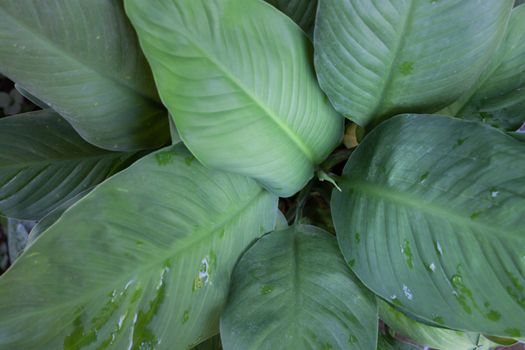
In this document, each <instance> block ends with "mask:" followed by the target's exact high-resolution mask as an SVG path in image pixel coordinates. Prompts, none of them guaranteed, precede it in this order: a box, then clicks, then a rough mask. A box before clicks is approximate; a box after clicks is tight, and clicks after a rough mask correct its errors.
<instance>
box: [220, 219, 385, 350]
mask: <svg viewBox="0 0 525 350" xmlns="http://www.w3.org/2000/svg"><path fill="white" fill-rule="evenodd" d="M221 337H222V341H223V345H224V348H225V349H229V350H237V349H239V350H259V349H305V350H306V349H312V350H314V349H334V350H335V349H375V345H376V341H377V307H376V304H375V300H374V299H373V297H372V296H371V294H370V293H369V292H368V291H367V290H366V289H365V288H364V287H363V286H362V285H361V283H360V282H359V281H358V280H357V279H356V278H355V276H354V275H353V274H352V273H351V272H350V270H349V269H348V266H347V265H346V264H345V262H344V260H343V257H342V256H341V255H340V253H339V251H338V247H337V242H336V240H335V238H334V237H333V236H332V235H330V234H328V233H327V232H325V231H323V230H321V229H318V228H316V227H313V226H305V225H299V226H294V227H290V228H289V229H286V230H282V231H275V232H272V233H270V234H268V235H266V236H264V237H263V238H261V239H260V240H259V241H257V242H256V243H255V244H254V245H253V246H252V247H251V248H250V249H249V250H248V251H247V252H246V253H245V254H244V255H243V257H242V258H241V260H240V261H239V263H238V264H237V265H236V267H235V270H234V272H233V277H232V286H231V290H230V295H229V297H228V304H227V306H226V309H225V311H224V314H223V315H222V316H221Z"/></svg>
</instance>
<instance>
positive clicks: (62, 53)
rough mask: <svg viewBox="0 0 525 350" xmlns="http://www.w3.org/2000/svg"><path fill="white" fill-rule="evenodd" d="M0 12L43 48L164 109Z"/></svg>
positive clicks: (132, 87) (156, 101) (141, 93)
mask: <svg viewBox="0 0 525 350" xmlns="http://www.w3.org/2000/svg"><path fill="white" fill-rule="evenodd" d="M0 12H3V13H4V15H5V17H6V18H9V19H11V21H13V22H14V23H15V24H16V25H17V26H18V27H20V28H22V29H24V30H25V31H26V32H28V33H29V34H30V35H32V36H33V37H35V38H36V39H38V41H39V42H41V43H42V46H44V47H47V48H48V49H49V51H55V52H57V53H58V56H63V57H66V58H67V59H69V60H71V61H73V62H76V63H77V64H78V65H80V66H82V67H84V68H85V69H86V70H88V71H91V72H93V73H95V74H96V75H98V76H100V77H101V78H102V79H103V80H106V81H109V82H112V83H113V85H116V86H121V87H123V88H124V89H126V90H130V91H132V92H133V93H134V94H137V95H139V96H141V97H142V98H144V99H146V100H148V101H152V102H153V103H154V104H155V105H157V106H158V107H159V108H162V107H161V106H162V104H161V102H160V101H159V100H157V99H155V98H153V97H152V96H150V95H148V94H147V93H145V92H143V91H140V90H138V89H137V88H136V87H134V86H133V85H128V84H126V83H125V82H124V81H121V80H120V79H118V78H117V77H115V76H113V75H111V74H109V73H108V72H105V71H102V70H99V69H95V68H94V67H92V66H90V65H88V64H87V63H85V62H83V61H82V60H80V59H79V58H78V57H76V56H75V55H73V54H71V53H70V52H68V51H66V50H64V49H63V48H61V47H60V46H57V45H55V43H54V42H53V41H51V40H50V39H49V38H46V37H45V36H43V35H41V33H39V32H36V31H35V30H34V29H33V28H32V27H30V26H28V25H26V24H25V23H24V22H22V21H21V20H19V19H18V18H17V17H15V16H13V15H12V14H11V13H10V12H8V11H6V10H5V9H3V8H2V7H1V6H0ZM26 90H27V89H26ZM27 91H29V90H27ZM29 92H30V93H32V94H33V92H32V91H29ZM36 97H38V96H36Z"/></svg>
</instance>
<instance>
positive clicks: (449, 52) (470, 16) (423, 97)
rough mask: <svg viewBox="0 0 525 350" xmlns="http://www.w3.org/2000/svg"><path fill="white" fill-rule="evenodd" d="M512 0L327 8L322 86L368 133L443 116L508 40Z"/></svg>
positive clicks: (320, 51)
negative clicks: (386, 122)
mask: <svg viewBox="0 0 525 350" xmlns="http://www.w3.org/2000/svg"><path fill="white" fill-rule="evenodd" d="M512 5H513V0H499V1H479V0H448V1H438V0H425V1H418V0H321V1H320V3H319V10H318V13H317V24H316V28H315V39H314V43H315V49H316V50H315V62H316V68H317V74H318V76H319V82H320V84H321V87H322V88H323V90H324V91H325V92H326V93H327V95H328V97H329V98H330V100H331V101H332V103H333V104H334V106H335V107H336V109H337V110H338V111H339V112H341V113H343V114H344V115H345V116H347V117H348V118H349V119H351V120H352V121H354V122H356V123H357V124H359V125H361V126H365V125H367V124H369V123H370V122H377V121H380V120H381V119H383V118H386V117H389V116H392V115H394V114H396V113H398V112H400V111H402V112H418V113H421V112H436V111H438V110H440V109H441V108H443V107H445V106H447V105H448V104H450V103H452V102H453V101H455V100H456V99H458V98H459V97H460V96H461V95H462V94H463V93H464V92H465V91H466V90H467V89H469V88H470V87H471V86H472V85H473V83H474V82H475V81H476V79H477V78H478V76H479V75H480V73H481V72H482V70H483V69H484V68H485V66H486V65H487V63H488V61H489V59H490V58H491V56H492V55H493V53H494V51H495V49H496V47H497V45H498V43H499V42H500V40H501V38H502V37H503V34H504V31H505V28H506V25H507V21H508V18H509V15H510V11H511V9H512Z"/></svg>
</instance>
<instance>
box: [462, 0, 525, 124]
mask: <svg viewBox="0 0 525 350" xmlns="http://www.w3.org/2000/svg"><path fill="white" fill-rule="evenodd" d="M524 38H525V5H521V6H519V7H517V8H515V9H513V10H512V15H511V18H510V23H509V28H508V30H507V35H506V37H505V40H504V42H503V43H502V44H501V46H500V47H499V48H498V51H497V53H496V54H495V56H494V57H493V59H492V61H491V63H490V65H489V68H488V69H487V71H486V73H485V74H484V75H483V76H482V77H481V80H480V82H479V83H478V85H477V86H476V87H475V89H474V90H473V91H472V92H469V93H468V94H467V98H466V99H464V100H460V101H459V103H458V104H457V106H454V105H453V106H452V107H453V108H456V109H458V108H459V111H458V112H456V115H458V116H459V117H463V118H468V119H478V120H482V121H484V122H486V123H488V124H490V125H493V126H495V127H498V128H502V129H505V130H508V131H514V130H516V129H517V128H519V127H520V126H521V125H522V124H523V122H524V121H525V40H524Z"/></svg>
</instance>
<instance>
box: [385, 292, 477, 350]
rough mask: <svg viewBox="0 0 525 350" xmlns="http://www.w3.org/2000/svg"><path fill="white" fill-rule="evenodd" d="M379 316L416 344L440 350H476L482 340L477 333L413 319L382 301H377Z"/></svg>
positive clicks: (390, 326) (392, 328) (391, 327)
mask: <svg viewBox="0 0 525 350" xmlns="http://www.w3.org/2000/svg"><path fill="white" fill-rule="evenodd" d="M378 306H379V317H380V318H381V319H382V320H383V321H384V322H385V323H386V324H387V325H388V327H389V328H390V329H391V330H394V331H395V332H396V333H400V334H401V335H403V336H405V337H408V338H410V339H412V340H413V341H414V342H416V343H417V344H421V345H424V346H428V347H430V348H434V349H440V350H476V349H478V346H479V345H480V343H481V342H483V340H481V339H482V338H481V335H480V334H479V333H466V332H459V331H453V330H450V329H446V328H439V327H432V326H428V325H426V324H423V323H419V322H417V321H414V320H412V319H410V318H409V317H407V316H406V315H404V314H403V313H402V312H400V311H398V310H396V309H395V308H394V307H392V306H390V305H389V304H388V303H386V302H384V301H378Z"/></svg>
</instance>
